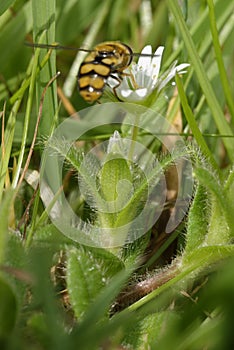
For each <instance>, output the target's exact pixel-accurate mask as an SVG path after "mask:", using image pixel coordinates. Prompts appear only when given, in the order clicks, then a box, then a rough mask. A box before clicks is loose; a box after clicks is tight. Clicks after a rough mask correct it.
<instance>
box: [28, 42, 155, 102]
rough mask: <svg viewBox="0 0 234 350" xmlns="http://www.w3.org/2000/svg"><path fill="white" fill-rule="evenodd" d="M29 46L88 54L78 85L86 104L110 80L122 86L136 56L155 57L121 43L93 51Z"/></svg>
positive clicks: (114, 43)
mask: <svg viewBox="0 0 234 350" xmlns="http://www.w3.org/2000/svg"><path fill="white" fill-rule="evenodd" d="M26 45H28V46H33V47H41V48H53V49H70V50H71V49H72V50H73V49H74V50H77V51H85V52H88V53H89V54H88V56H87V57H86V58H85V60H84V61H83V62H82V63H81V65H80V68H79V71H78V74H77V83H78V90H79V93H80V95H81V97H83V99H84V100H85V101H86V102H89V103H93V102H95V101H97V100H98V99H99V98H100V97H101V96H102V94H103V91H104V89H105V87H106V85H108V78H110V77H112V78H114V79H115V80H117V81H118V83H117V85H116V86H115V87H114V91H115V89H116V88H117V87H118V86H119V85H120V83H121V79H122V77H123V75H127V74H126V73H124V70H125V69H126V68H128V67H129V65H130V64H131V62H132V59H133V57H134V56H136V57H138V56H154V55H150V54H140V53H134V52H133V51H132V49H131V48H130V47H129V46H128V45H126V44H124V43H122V42H119V41H105V42H103V43H100V44H98V45H96V46H95V47H94V48H93V49H92V50H88V49H82V48H79V49H75V48H71V47H66V46H61V45H47V44H30V43H26Z"/></svg>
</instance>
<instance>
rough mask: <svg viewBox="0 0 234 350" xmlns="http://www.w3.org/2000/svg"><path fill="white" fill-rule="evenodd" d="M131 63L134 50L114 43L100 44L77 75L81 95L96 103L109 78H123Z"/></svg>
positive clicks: (86, 99)
mask: <svg viewBox="0 0 234 350" xmlns="http://www.w3.org/2000/svg"><path fill="white" fill-rule="evenodd" d="M131 61H132V50H131V48H130V47H129V46H127V45H126V44H123V43H120V42H112V41H107V42H104V43H101V44H98V45H97V46H95V48H94V50H93V51H92V52H91V53H90V54H89V55H88V56H87V57H86V59H85V60H84V62H83V63H82V64H81V66H80V69H79V72H78V75H77V79H78V88H79V92H80V95H81V96H82V97H83V99H84V100H85V101H87V102H90V103H92V102H95V101H96V100H98V99H99V98H100V97H101V96H102V94H103V90H104V88H105V85H106V84H107V80H108V78H109V77H110V76H111V75H112V74H114V73H115V74H117V76H118V77H119V78H121V75H122V72H123V71H124V70H125V69H126V68H127V67H128V66H129V65H130V63H131ZM117 79H118V78H117Z"/></svg>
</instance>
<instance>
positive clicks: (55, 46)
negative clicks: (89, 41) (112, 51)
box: [24, 41, 94, 52]
mask: <svg viewBox="0 0 234 350" xmlns="http://www.w3.org/2000/svg"><path fill="white" fill-rule="evenodd" d="M24 45H25V46H29V47H36V48H37V47H38V48H41V49H53V50H72V51H83V52H93V51H94V50H89V49H85V48H82V47H72V46H63V45H60V44H59V43H54V44H38V43H30V42H27V41H26V42H25V43H24Z"/></svg>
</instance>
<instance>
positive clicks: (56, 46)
mask: <svg viewBox="0 0 234 350" xmlns="http://www.w3.org/2000/svg"><path fill="white" fill-rule="evenodd" d="M24 45H25V46H29V47H38V48H41V49H53V50H71V51H83V52H87V53H89V52H95V51H96V50H91V49H85V48H82V47H73V46H64V45H60V44H59V43H54V44H39V43H30V42H27V41H26V42H25V43H24ZM126 56H132V57H157V56H160V55H155V54H148V53H140V52H131V53H129V54H127V53H126Z"/></svg>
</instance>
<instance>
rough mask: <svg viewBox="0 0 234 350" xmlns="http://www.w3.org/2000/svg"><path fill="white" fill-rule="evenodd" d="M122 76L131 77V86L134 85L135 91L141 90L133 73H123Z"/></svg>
mask: <svg viewBox="0 0 234 350" xmlns="http://www.w3.org/2000/svg"><path fill="white" fill-rule="evenodd" d="M122 76H125V77H130V84H131V85H132V87H133V89H135V90H136V89H139V85H138V84H137V82H136V79H135V77H134V75H133V74H132V73H122Z"/></svg>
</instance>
